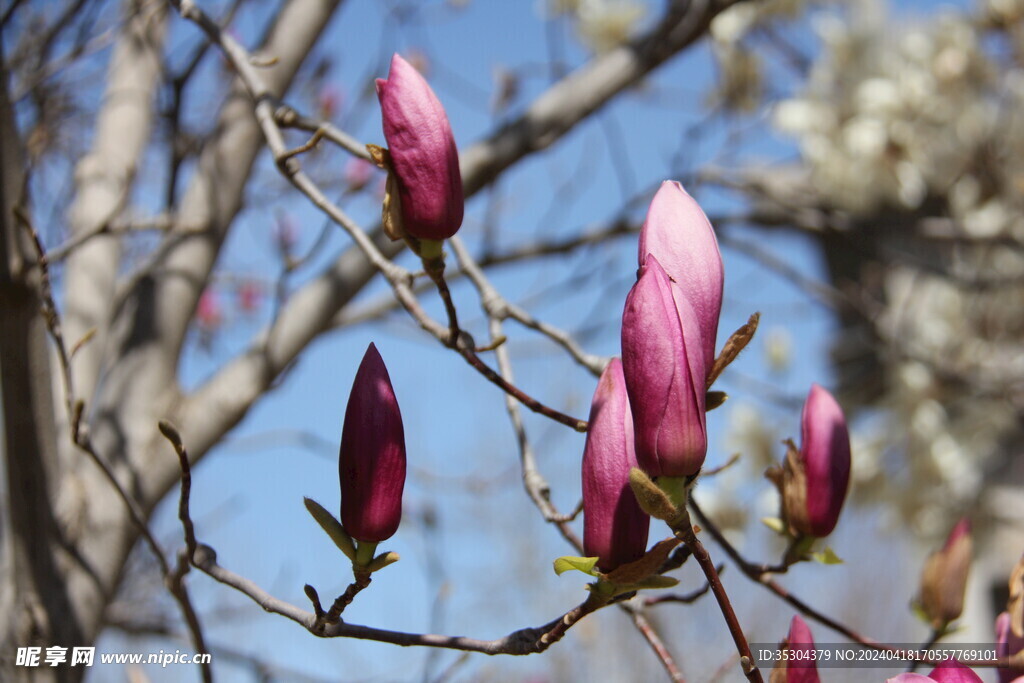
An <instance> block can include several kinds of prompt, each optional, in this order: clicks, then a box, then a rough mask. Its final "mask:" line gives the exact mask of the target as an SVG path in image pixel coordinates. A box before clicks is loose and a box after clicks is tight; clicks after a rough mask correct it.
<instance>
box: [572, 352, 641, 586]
mask: <svg viewBox="0 0 1024 683" xmlns="http://www.w3.org/2000/svg"><path fill="white" fill-rule="evenodd" d="M636 466H637V462H636V455H635V453H634V450H633V417H632V415H631V414H630V412H629V397H628V396H627V395H626V380H625V378H624V377H623V375H622V362H621V361H619V359H618V358H613V359H612V361H611V362H610V363H609V364H608V367H606V368H605V370H604V372H603V373H602V374H601V379H600V381H599V382H598V383H597V390H596V391H594V399H593V401H592V402H591V404H590V429H588V430H587V443H586V445H585V446H584V447H583V552H584V554H585V555H586V556H587V557H596V558H598V561H597V566H598V568H599V569H600V570H601V571H603V572H610V571H612V570H613V569H616V568H617V567H619V566H620V565H623V564H626V563H628V562H632V561H634V560H638V559H640V558H641V557H642V556H643V554H644V552H645V551H646V549H647V531H648V528H649V526H650V522H651V518H650V517H648V516H647V514H646V513H645V512H644V511H643V510H641V509H640V505H639V504H638V503H637V502H636V497H635V496H634V495H633V491H632V490H631V489H630V487H629V471H630V469H632V468H633V467H636Z"/></svg>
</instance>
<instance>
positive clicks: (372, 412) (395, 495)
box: [338, 344, 405, 543]
mask: <svg viewBox="0 0 1024 683" xmlns="http://www.w3.org/2000/svg"><path fill="white" fill-rule="evenodd" d="M338 470H339V474H340V476H341V524H342V526H343V527H345V531H346V532H348V534H349V536H351V537H352V538H354V539H356V540H357V541H363V542H365V543H379V542H380V541H383V540H386V539H388V538H390V537H391V536H392V535H394V533H395V531H397V530H398V523H399V522H400V521H401V519H402V490H403V488H404V487H405V430H404V428H403V426H402V413H401V411H400V410H399V408H398V400H397V399H396V398H395V390H394V389H393V388H392V386H391V378H390V377H389V376H388V369H387V368H386V367H385V366H384V360H383V359H382V358H381V357H380V353H378V352H377V347H376V346H374V345H373V344H370V346H369V348H367V349H366V354H365V355H364V356H363V361H362V363H360V364H359V370H358V371H357V372H356V378H355V381H353V382H352V393H351V394H350V395H349V399H348V407H347V408H346V410H345V425H344V427H343V429H342V433H341V450H340V453H339V457H338Z"/></svg>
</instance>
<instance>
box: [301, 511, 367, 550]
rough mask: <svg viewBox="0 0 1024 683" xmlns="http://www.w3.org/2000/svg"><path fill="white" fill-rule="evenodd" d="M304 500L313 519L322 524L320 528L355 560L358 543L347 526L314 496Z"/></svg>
mask: <svg viewBox="0 0 1024 683" xmlns="http://www.w3.org/2000/svg"><path fill="white" fill-rule="evenodd" d="M302 500H303V501H304V502H305V503H306V509H307V510H309V514H311V515H312V516H313V519H315V520H316V523H317V524H319V525H320V528H321V529H323V530H324V531H326V532H327V535H328V536H330V537H331V540H332V541H334V545H336V546H338V548H339V549H340V550H341V552H343V553H345V556H346V557H347V558H348V559H349V560H351V561H352V562H355V561H356V545H355V543H353V542H352V537H351V536H349V535H348V532H347V531H345V527H343V526H341V522H339V521H338V520H336V519H335V518H334V515H332V514H331V513H330V512H328V511H327V510H325V509H324V507H323V506H322V505H321V504H320V503H318V502H316V501H315V500H313V499H312V498H303V499H302Z"/></svg>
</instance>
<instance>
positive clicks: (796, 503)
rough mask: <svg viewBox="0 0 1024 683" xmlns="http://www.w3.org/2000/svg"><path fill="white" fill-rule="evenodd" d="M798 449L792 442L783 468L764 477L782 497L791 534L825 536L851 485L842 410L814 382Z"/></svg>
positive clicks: (773, 468)
mask: <svg viewBox="0 0 1024 683" xmlns="http://www.w3.org/2000/svg"><path fill="white" fill-rule="evenodd" d="M800 433H801V443H800V449H799V450H797V449H796V447H795V446H794V445H793V443H792V442H787V443H788V444H789V448H788V450H787V452H786V459H785V461H784V462H783V464H782V466H774V467H771V468H770V469H769V470H768V472H767V473H766V476H767V477H768V478H769V479H771V480H772V481H773V482H774V483H775V485H776V486H777V487H778V489H779V493H780V495H781V496H782V517H783V519H784V520H785V522H786V524H787V525H788V527H789V530H790V533H793V534H798V535H803V536H814V537H818V538H820V537H822V536H828V535H829V534H830V533H832V530H833V529H835V527H836V522H837V521H839V512H840V511H841V510H842V507H843V500H844V499H845V498H846V489H847V488H848V487H849V483H850V433H849V431H848V430H847V429H846V418H845V417H843V410H842V408H840V407H839V404H838V403H836V400H835V399H834V398H832V394H830V393H828V392H827V391H825V390H824V389H822V388H821V387H820V386H818V385H817V384H813V385H811V391H810V393H808V394H807V400H806V401H805V402H804V409H803V413H802V414H801V416H800Z"/></svg>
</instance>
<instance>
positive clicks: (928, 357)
mask: <svg viewBox="0 0 1024 683" xmlns="http://www.w3.org/2000/svg"><path fill="white" fill-rule="evenodd" d="M844 7H845V10H846V11H845V12H843V13H842V14H837V13H834V12H833V13H829V14H827V15H824V16H818V17H816V20H815V22H814V25H815V29H816V32H817V35H818V37H819V38H820V41H821V53H820V55H818V56H817V57H816V59H815V60H814V63H813V66H812V67H811V70H810V73H809V75H808V78H807V81H806V83H805V84H804V85H803V87H802V88H801V89H800V91H799V93H798V94H797V95H796V96H794V97H791V98H789V99H786V100H784V101H782V102H779V103H778V104H777V105H776V106H775V107H774V111H773V122H774V125H775V126H776V127H777V128H778V129H779V130H780V131H782V132H784V133H787V134H789V135H791V136H792V137H793V138H794V139H795V141H796V143H797V145H798V147H799V151H800V157H801V162H802V164H803V165H804V167H805V168H806V169H807V170H808V171H809V177H810V184H811V186H812V188H813V191H814V193H815V195H816V196H817V198H818V199H817V203H818V205H819V206H821V207H824V208H826V209H828V210H830V211H834V212H837V213H839V214H842V215H845V216H848V217H850V218H851V219H852V220H850V221H849V223H848V224H849V225H851V226H853V227H851V228H850V229H858V226H859V227H860V228H863V227H864V226H865V225H870V226H871V227H872V228H873V230H872V234H875V233H877V235H878V236H877V237H875V238H874V239H876V240H877V244H878V249H879V251H880V253H881V254H882V258H883V259H884V260H885V261H886V262H888V263H889V264H890V266H889V267H888V268H887V269H886V271H885V275H884V279H883V284H882V292H883V294H884V296H883V298H882V302H883V303H884V308H883V309H882V312H881V314H880V315H878V317H877V319H876V320H875V326H876V329H877V331H878V332H879V336H880V337H881V340H882V342H881V343H882V344H883V345H884V346H886V347H887V349H886V351H885V352H883V354H882V357H883V362H885V364H886V365H885V367H886V375H887V376H886V384H887V389H888V393H887V394H886V399H885V403H886V406H885V407H887V408H889V410H890V413H889V414H890V416H891V421H889V422H883V423H882V425H883V427H882V429H881V431H880V433H878V434H876V435H875V436H876V437H879V438H873V439H870V441H871V442H872V443H875V444H878V448H877V449H876V450H874V451H873V452H869V453H858V454H857V455H858V457H868V458H869V459H871V458H875V459H878V458H881V457H882V456H885V455H892V456H894V457H892V458H891V461H892V462H891V463H890V465H889V472H888V474H889V478H891V479H893V480H895V481H897V482H900V483H902V484H904V487H903V488H902V489H901V490H900V492H899V495H898V496H897V497H896V499H897V500H899V501H900V502H899V507H901V508H902V509H903V511H904V512H905V513H907V516H908V517H909V519H910V520H911V521H912V522H914V523H915V524H916V525H917V526H918V527H919V528H920V529H921V530H922V531H926V532H928V531H930V532H936V531H940V530H941V531H943V532H944V531H945V530H946V529H947V528H948V524H949V517H948V514H950V513H951V514H959V513H962V512H963V511H964V510H965V509H969V508H970V507H971V504H972V502H973V501H975V500H976V499H977V497H978V495H979V492H980V490H981V487H982V486H983V484H984V476H983V475H984V473H985V472H986V471H987V470H991V469H992V468H998V467H1000V465H998V464H996V463H995V462H994V459H996V458H997V457H998V458H1001V459H1003V460H1005V459H1006V458H1007V457H1012V456H1014V455H1016V454H1017V453H1014V452H1013V450H1014V449H1017V450H1019V449H1020V448H1021V443H1022V441H1021V428H1020V424H1019V419H1018V417H1017V416H1018V415H1019V414H1020V410H1021V408H1022V406H1021V405H1020V404H1019V400H1020V395H1021V385H1022V382H1024V352H1022V351H1021V342H1022V340H1024V324H1022V322H1021V316H1020V314H1019V312H1020V310H1022V305H1024V286H1022V283H1024V249H1022V247H1024V212H1022V210H1021V209H1022V207H1024V202H1022V201H1021V197H1022V194H1024V193H1022V190H1024V162H1022V160H1024V119H1022V118H1021V116H1020V115H1019V113H1018V112H1019V111H1022V110H1024V71H1022V70H1021V69H1019V68H1017V66H1016V65H1015V64H1014V61H1013V58H1012V57H1010V54H1011V53H1012V52H1013V51H1015V50H1019V49H1020V48H1021V47H1022V46H1024V40H1022V37H1024V31H1022V29H1021V28H1020V27H1018V26H1016V25H1015V22H1016V23H1017V24H1019V23H1020V19H1021V17H1024V3H1022V2H1019V0H989V3H988V5H986V6H985V7H982V8H981V9H980V10H979V12H980V13H979V14H978V15H972V14H963V13H962V14H955V13H953V12H951V11H947V12H945V13H939V14H936V15H933V16H931V17H928V18H927V19H925V20H923V21H909V20H908V21H905V22H903V21H899V20H894V19H893V17H892V15H891V13H888V12H886V11H884V9H885V8H883V7H882V5H880V4H878V3H876V2H873V1H871V0H867V1H858V2H853V3H846V4H845V5H844ZM1014 395H1015V396H1016V398H1014ZM883 432H884V434H883ZM883 436H885V437H886V438H881V437H883ZM901 437H902V442H900V441H901ZM869 451H870V449H869ZM893 462H894V463H896V465H893V464H892V463H893ZM868 469H869V470H870V469H871V468H868ZM879 475H881V472H879Z"/></svg>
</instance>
